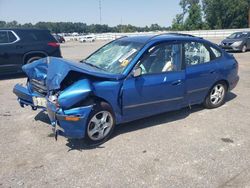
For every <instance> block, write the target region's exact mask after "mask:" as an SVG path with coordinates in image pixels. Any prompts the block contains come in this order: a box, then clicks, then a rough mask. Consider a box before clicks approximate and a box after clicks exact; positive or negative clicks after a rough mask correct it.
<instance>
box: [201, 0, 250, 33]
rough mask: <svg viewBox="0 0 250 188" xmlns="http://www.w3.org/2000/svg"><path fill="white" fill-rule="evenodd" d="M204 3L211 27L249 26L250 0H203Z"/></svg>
mask: <svg viewBox="0 0 250 188" xmlns="http://www.w3.org/2000/svg"><path fill="white" fill-rule="evenodd" d="M202 3H203V10H204V14H205V19H206V22H207V24H208V26H209V27H210V28H211V29H229V28H230V29H231V28H246V27H248V10H249V0H202Z"/></svg>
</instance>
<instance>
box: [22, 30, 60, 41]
mask: <svg viewBox="0 0 250 188" xmlns="http://www.w3.org/2000/svg"><path fill="white" fill-rule="evenodd" d="M21 33H22V38H23V39H24V40H25V41H28V42H36V41H45V42H54V41H56V40H55V38H54V37H53V36H52V35H51V34H50V32H49V31H46V30H42V31H40V30H37V31H36V30H34V31H25V30H24V31H21Z"/></svg>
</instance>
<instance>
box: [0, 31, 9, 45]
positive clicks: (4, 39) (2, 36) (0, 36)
mask: <svg viewBox="0 0 250 188" xmlns="http://www.w3.org/2000/svg"><path fill="white" fill-rule="evenodd" d="M8 42H9V40H8V33H7V31H0V44H4V43H8Z"/></svg>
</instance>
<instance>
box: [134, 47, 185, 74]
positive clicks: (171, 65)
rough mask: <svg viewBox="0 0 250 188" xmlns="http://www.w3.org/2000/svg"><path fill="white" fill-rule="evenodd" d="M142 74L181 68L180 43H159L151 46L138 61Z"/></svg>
mask: <svg viewBox="0 0 250 188" xmlns="http://www.w3.org/2000/svg"><path fill="white" fill-rule="evenodd" d="M139 66H140V67H141V69H142V74H154V73H161V72H170V71H179V70H181V45H179V44H159V45H156V46H153V47H151V48H150V49H148V51H147V52H146V53H145V54H144V55H143V57H142V59H141V60H140V62H139Z"/></svg>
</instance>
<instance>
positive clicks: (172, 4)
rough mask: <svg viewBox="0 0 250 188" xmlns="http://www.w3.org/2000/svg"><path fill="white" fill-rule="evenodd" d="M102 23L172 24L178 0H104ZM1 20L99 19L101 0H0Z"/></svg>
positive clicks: (91, 21)
mask: <svg viewBox="0 0 250 188" xmlns="http://www.w3.org/2000/svg"><path fill="white" fill-rule="evenodd" d="M101 2H102V3H101V4H102V24H108V25H110V26H115V25H118V24H121V23H122V24H132V25H137V26H145V25H150V24H152V23H158V24H159V25H161V26H169V25H171V23H172V20H173V18H174V16H175V15H176V14H177V13H179V12H180V8H179V5H178V3H179V0H174V1H173V0H172V1H168V0H101ZM0 20H3V21H12V20H16V21H18V22H20V23H27V22H31V23H36V22H39V21H53V22H58V21H69V22H85V23H87V24H92V23H100V11H99V0H0Z"/></svg>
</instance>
